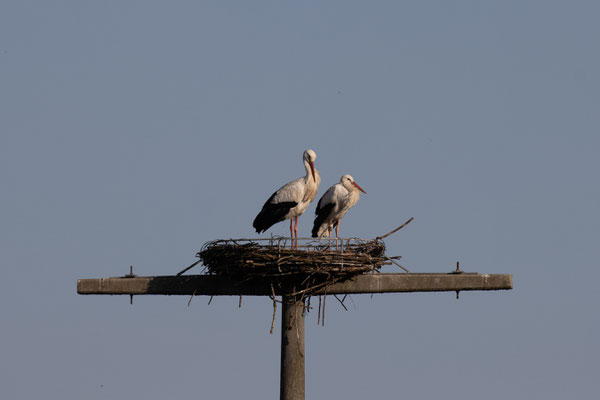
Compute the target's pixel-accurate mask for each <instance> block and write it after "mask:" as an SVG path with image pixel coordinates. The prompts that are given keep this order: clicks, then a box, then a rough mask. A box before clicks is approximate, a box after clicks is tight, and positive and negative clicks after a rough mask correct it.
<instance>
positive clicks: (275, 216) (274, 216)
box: [252, 192, 298, 233]
mask: <svg viewBox="0 0 600 400" xmlns="http://www.w3.org/2000/svg"><path fill="white" fill-rule="evenodd" d="M276 193H277V192H275V193H273V194H272V195H271V197H269V200H267V201H266V202H265V204H264V205H263V207H262V210H260V212H259V213H258V215H257V216H256V218H254V222H253V223H252V226H253V227H254V229H256V232H258V233H261V232H264V231H266V230H267V229H269V228H270V227H271V226H273V225H275V224H276V223H278V222H281V221H283V220H284V219H285V216H286V215H287V213H288V212H290V210H291V209H292V208H294V207H296V206H297V205H298V203H297V202H295V201H284V202H282V203H273V202H272V201H273V198H274V197H275V194H276Z"/></svg>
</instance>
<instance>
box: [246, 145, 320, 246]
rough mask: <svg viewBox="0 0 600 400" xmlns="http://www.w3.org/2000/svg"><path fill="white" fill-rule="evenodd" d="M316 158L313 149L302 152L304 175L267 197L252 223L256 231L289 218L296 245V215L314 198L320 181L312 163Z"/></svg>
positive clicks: (304, 209) (261, 230) (300, 213)
mask: <svg viewBox="0 0 600 400" xmlns="http://www.w3.org/2000/svg"><path fill="white" fill-rule="evenodd" d="M316 159H317V155H316V153H315V152H314V151H313V150H310V149H308V150H306V151H305V152H304V154H303V155H302V160H303V162H304V168H305V169H306V176H304V177H303V178H298V179H296V180H294V181H291V182H290V183H287V184H285V185H283V186H282V187H280V188H279V189H278V190H277V191H276V192H275V193H273V194H272V195H271V197H269V199H268V200H267V201H266V202H265V204H264V205H263V207H262V210H260V212H259V213H258V215H257V216H256V218H254V222H253V223H252V226H253V227H254V229H256V232H258V233H261V232H264V231H266V230H267V229H269V228H270V227H271V226H273V225H274V224H276V223H278V222H281V221H283V220H286V219H289V220H290V235H291V237H292V240H293V238H294V236H295V237H296V247H298V241H297V239H298V217H299V216H300V215H302V213H304V211H306V209H307V208H308V205H309V204H310V203H311V202H312V201H313V200H314V199H315V197H316V196H317V189H318V188H319V184H320V183H321V177H320V176H319V171H317V169H316V168H315V164H314V163H315V160H316ZM294 222H295V223H294Z"/></svg>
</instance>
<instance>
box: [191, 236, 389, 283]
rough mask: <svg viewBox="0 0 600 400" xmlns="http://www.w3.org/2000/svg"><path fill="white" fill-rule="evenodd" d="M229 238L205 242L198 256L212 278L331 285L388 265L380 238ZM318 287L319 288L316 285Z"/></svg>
mask: <svg viewBox="0 0 600 400" xmlns="http://www.w3.org/2000/svg"><path fill="white" fill-rule="evenodd" d="M290 247H291V241H290V239H289V238H271V239H229V240H215V241H212V242H208V243H206V244H205V245H204V246H203V247H202V250H201V251H200V252H199V253H198V254H197V256H198V257H200V259H201V260H202V263H203V264H204V265H205V267H206V270H207V272H208V273H209V274H211V275H219V276H227V277H229V278H231V279H235V280H238V279H239V280H245V279H252V278H271V279H274V280H275V281H276V280H277V278H286V279H287V278H290V277H297V278H303V279H304V280H307V279H308V278H311V277H314V278H319V280H320V281H322V280H323V279H324V280H325V281H330V282H331V283H333V282H336V281H338V280H341V279H346V278H350V277H352V276H355V275H358V274H364V273H368V272H372V271H374V270H377V269H379V268H381V266H382V265H384V264H389V261H388V260H389V259H388V258H387V257H386V256H385V244H384V243H383V241H381V240H379V239H375V240H364V239H338V240H337V248H338V250H336V240H335V239H332V240H331V245H330V242H329V240H328V239H326V240H323V239H321V240H318V239H299V240H298V248H297V249H294V248H290ZM319 286H320V285H319Z"/></svg>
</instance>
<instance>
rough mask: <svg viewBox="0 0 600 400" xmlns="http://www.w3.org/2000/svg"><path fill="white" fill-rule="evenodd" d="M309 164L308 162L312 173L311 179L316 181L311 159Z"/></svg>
mask: <svg viewBox="0 0 600 400" xmlns="http://www.w3.org/2000/svg"><path fill="white" fill-rule="evenodd" d="M309 164H310V172H311V173H312V176H313V180H314V181H315V182H316V181H317V177H316V176H315V164H314V163H313V162H312V161H310V162H309Z"/></svg>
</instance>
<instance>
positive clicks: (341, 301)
mask: <svg viewBox="0 0 600 400" xmlns="http://www.w3.org/2000/svg"><path fill="white" fill-rule="evenodd" d="M333 297H335V299H336V300H337V301H339V302H340V304H341V305H342V307H344V310H346V311H348V309H347V308H346V306H345V305H344V301H343V300H340V299H339V297H337V295H335V294H334V295H333ZM344 298H346V296H344Z"/></svg>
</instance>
